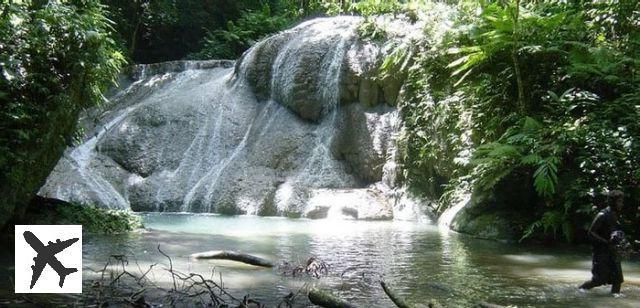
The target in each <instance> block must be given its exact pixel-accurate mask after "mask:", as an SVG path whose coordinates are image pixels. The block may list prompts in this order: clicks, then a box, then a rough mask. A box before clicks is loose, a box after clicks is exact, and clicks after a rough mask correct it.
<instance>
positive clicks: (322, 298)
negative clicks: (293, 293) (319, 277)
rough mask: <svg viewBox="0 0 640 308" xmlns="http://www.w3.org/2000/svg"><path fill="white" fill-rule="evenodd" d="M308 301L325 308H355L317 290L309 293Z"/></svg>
mask: <svg viewBox="0 0 640 308" xmlns="http://www.w3.org/2000/svg"><path fill="white" fill-rule="evenodd" d="M309 300H310V301H311V302H312V303H313V304H314V305H318V306H321V307H325V308H355V306H354V305H351V304H349V303H348V302H346V301H344V300H341V299H339V298H338V297H336V296H333V295H331V294H329V293H328V292H324V291H321V290H318V289H313V290H311V291H309Z"/></svg>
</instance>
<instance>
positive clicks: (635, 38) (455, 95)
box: [404, 1, 640, 241]
mask: <svg viewBox="0 0 640 308" xmlns="http://www.w3.org/2000/svg"><path fill="white" fill-rule="evenodd" d="M458 9H459V10H458V15H457V17H456V19H455V24H454V26H453V27H452V29H451V30H450V31H449V32H448V34H447V35H446V36H445V39H444V40H442V41H440V42H431V43H435V44H437V47H436V48H429V49H425V48H423V49H422V51H421V53H420V54H419V56H418V58H417V61H416V64H415V65H414V67H412V68H411V72H410V79H409V88H410V93H409V94H408V100H407V101H406V105H405V106H404V114H405V119H406V120H407V124H408V126H409V129H408V130H407V132H408V134H407V136H406V139H405V141H406V144H407V153H406V157H405V163H406V164H407V167H408V168H406V169H407V171H408V179H409V180H410V181H412V182H413V184H414V187H418V188H429V189H426V191H427V193H430V194H432V195H436V196H443V200H446V197H447V196H449V194H447V193H451V192H452V191H453V190H454V189H455V187H459V185H461V184H462V183H467V184H469V185H470V186H471V187H472V189H473V190H474V191H475V192H476V193H477V194H481V193H482V192H487V191H493V193H503V192H504V189H501V187H504V183H505V182H507V186H506V187H510V188H511V189H513V188H514V186H527V187H530V189H531V190H535V194H531V195H532V196H533V198H532V199H529V200H522V198H524V197H525V196H527V195H522V196H516V199H515V200H508V201H510V202H511V204H512V205H511V206H513V207H514V211H521V213H522V214H525V213H526V214H527V215H523V216H528V217H535V220H534V221H529V223H530V224H529V225H528V226H523V227H526V228H524V229H523V236H524V237H529V236H532V235H534V234H536V235H538V236H540V235H542V236H547V237H554V238H556V237H561V236H562V235H564V237H565V238H566V240H569V241H571V240H573V238H574V235H576V234H580V231H581V230H582V231H583V230H584V229H585V228H587V227H588V224H589V222H590V219H591V217H592V215H593V214H594V211H595V208H594V207H593V206H594V205H595V206H598V207H602V205H603V202H604V200H603V199H604V198H603V197H602V196H603V194H604V193H606V191H608V190H613V189H620V190H622V191H624V192H625V194H626V197H627V198H626V203H627V205H628V207H627V212H626V213H625V217H624V218H625V219H626V220H627V221H628V222H630V223H628V224H627V227H628V228H629V229H628V230H627V231H628V232H634V233H636V236H637V235H638V233H637V232H638V230H637V229H636V230H633V229H632V228H637V227H635V226H637V225H638V217H637V214H638V213H637V209H636V208H635V207H636V206H637V204H638V201H639V200H640V187H639V183H640V143H639V142H640V140H638V138H640V92H639V91H640V79H639V76H638V75H637V72H638V69H639V68H640V61H639V60H640V53H639V52H640V49H639V47H640V24H639V21H640V16H639V15H638V14H639V12H640V4H638V2H636V1H619V2H618V1H593V2H591V1H570V2H569V3H563V2H560V1H531V2H527V1H501V2H489V1H481V2H479V3H477V4H476V3H474V2H472V1H463V2H461V3H460V4H459V5H458ZM451 183H454V184H451ZM441 184H450V185H448V186H445V187H446V188H445V189H444V190H443V189H441V187H442V186H441ZM518 197H519V198H520V199H518ZM523 204H524V206H523ZM532 214H533V215H532Z"/></svg>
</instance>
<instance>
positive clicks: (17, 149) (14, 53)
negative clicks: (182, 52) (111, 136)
mask: <svg viewBox="0 0 640 308" xmlns="http://www.w3.org/2000/svg"><path fill="white" fill-rule="evenodd" d="M111 36H112V28H111V24H110V22H109V21H108V20H107V19H106V18H105V10H104V7H103V6H102V5H100V4H99V2H98V1H97V0H69V1H49V2H47V1H20V2H17V1H16V2H12V1H9V2H8V3H7V2H6V1H3V4H2V5H1V6H0V70H1V73H2V74H1V76H0V102H1V104H0V226H2V225H4V224H5V223H6V222H7V220H8V219H10V218H11V217H13V216H14V214H15V215H18V216H19V215H20V214H21V213H23V212H24V210H25V208H26V205H27V204H28V203H29V201H30V199H31V198H32V197H33V196H34V195H35V193H36V192H37V190H38V189H39V188H40V186H41V185H42V184H43V183H44V180H45V179H46V177H47V175H48V174H49V173H50V172H51V170H52V169H53V167H54V166H55V164H56V162H57V161H58V159H59V158H60V156H61V155H62V152H63V151H64V149H65V147H66V145H67V144H70V143H71V141H72V139H73V136H74V132H75V129H76V122H77V119H78V115H79V113H80V111H81V110H82V109H83V108H86V107H89V106H94V105H96V104H98V103H100V101H101V100H102V99H103V98H102V92H103V91H104V90H105V87H106V86H108V85H109V84H110V83H111V81H112V80H113V79H114V77H115V76H116V74H117V73H118V71H119V69H120V67H121V66H122V64H123V63H124V58H123V57H122V55H121V54H120V52H119V51H118V50H117V49H116V46H115V42H114V41H113V39H112V38H111ZM14 211H15V212H14Z"/></svg>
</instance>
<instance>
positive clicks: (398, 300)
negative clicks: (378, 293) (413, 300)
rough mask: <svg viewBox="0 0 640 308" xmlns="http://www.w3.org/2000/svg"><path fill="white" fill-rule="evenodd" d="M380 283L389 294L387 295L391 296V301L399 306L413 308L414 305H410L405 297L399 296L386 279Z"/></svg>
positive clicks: (400, 307)
mask: <svg viewBox="0 0 640 308" xmlns="http://www.w3.org/2000/svg"><path fill="white" fill-rule="evenodd" d="M380 285H381V286H382V289H383V290H384V293H386V294H387V296H389V299H391V301H392V302H393V303H394V304H396V306H398V308H413V307H414V306H413V305H410V304H409V303H407V302H406V301H405V300H404V299H402V298H400V297H398V295H397V294H395V293H394V292H393V291H392V290H391V289H389V288H388V287H387V284H386V283H384V281H380Z"/></svg>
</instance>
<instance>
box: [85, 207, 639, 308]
mask: <svg viewBox="0 0 640 308" xmlns="http://www.w3.org/2000/svg"><path fill="white" fill-rule="evenodd" d="M142 217H143V221H144V224H145V226H146V227H147V230H145V231H143V232H141V233H135V234H131V235H127V236H122V235H118V236H96V235H91V236H85V238H84V243H83V250H84V266H85V271H84V275H85V279H86V280H90V279H94V278H95V276H93V275H95V274H92V272H91V271H90V270H89V269H97V268H101V267H102V266H103V265H104V264H105V262H106V259H107V258H108V256H109V255H110V254H125V255H128V256H131V257H135V259H136V260H137V265H135V267H134V265H133V262H132V263H131V267H132V269H131V270H132V271H134V270H138V266H139V267H140V269H142V270H143V271H144V270H145V269H146V268H147V267H148V265H150V264H153V263H160V264H163V265H167V266H168V262H167V259H166V258H165V257H163V256H162V255H161V254H160V253H159V252H158V251H157V249H156V247H157V246H158V244H160V245H161V248H162V250H163V251H164V252H166V253H167V254H168V255H170V256H172V259H173V267H174V268H175V269H178V270H180V271H182V272H185V273H190V272H195V273H200V274H203V275H205V276H209V275H210V273H211V270H212V268H214V267H215V271H216V273H217V274H216V277H219V276H218V275H221V276H222V279H223V281H224V285H225V286H226V287H227V288H229V290H230V291H231V293H233V294H234V295H238V296H239V297H242V295H244V294H247V293H249V294H251V296H253V297H254V298H256V299H258V300H260V301H261V302H262V303H266V304H267V306H275V305H276V304H277V303H278V302H279V301H280V298H281V297H283V296H285V295H287V294H289V292H291V291H293V292H294V293H295V292H296V291H297V290H299V289H300V288H301V287H303V286H305V285H306V286H307V287H308V286H316V287H320V288H324V289H328V290H331V291H332V292H333V293H334V294H336V295H338V296H340V297H341V298H343V299H346V300H348V301H350V302H352V303H354V304H356V305H358V306H362V307H392V306H393V303H392V302H391V301H390V300H389V299H388V298H387V297H386V295H385V294H384V293H383V290H382V289H381V287H380V285H379V281H380V280H381V279H382V280H384V281H386V282H387V283H388V284H389V285H390V286H391V287H392V288H393V289H395V290H396V291H397V293H398V294H400V295H401V296H403V297H405V299H406V300H407V301H409V302H413V303H426V302H428V301H429V300H430V299H432V298H434V299H437V300H438V301H439V302H440V303H442V304H445V305H446V306H447V307H465V306H470V305H471V304H472V303H475V302H478V301H488V302H492V303H496V304H503V305H516V306H519V307H528V306H536V307H640V264H638V263H637V262H623V270H624V274H625V280H626V281H625V284H624V285H623V291H622V293H623V296H622V297H621V298H614V297H612V296H611V295H610V294H609V292H608V291H609V288H608V287H601V288H597V289H594V290H591V291H589V292H584V293H583V292H579V291H578V290H577V286H578V285H579V284H580V283H582V282H583V281H584V280H586V279H588V278H589V277H590V272H589V270H590V254H589V251H588V249H586V248H575V247H569V248H566V249H563V248H562V247H554V248H545V247H539V246H538V247H529V246H526V247H525V246H521V245H513V244H503V243H497V242H492V241H484V240H478V239H473V238H469V237H467V236H464V235H460V234H455V233H451V232H446V231H442V230H439V229H438V228H437V227H436V226H434V225H431V224H428V223H417V222H406V221H403V222H401V221H387V222H363V221H349V220H306V219H287V218H263V217H255V216H235V217H225V216H216V215H196V214H159V213H149V214H142ZM207 250H235V251H240V252H246V253H250V254H254V255H257V256H261V257H264V258H267V259H270V260H273V261H274V262H276V263H278V262H280V261H290V262H294V263H298V264H302V263H304V262H305V261H306V260H307V259H308V258H309V257H311V256H316V257H319V258H320V259H322V260H324V261H325V262H327V263H328V264H329V265H330V274H329V276H328V277H324V278H321V279H313V278H309V277H296V278H292V277H285V276H283V275H281V274H280V272H279V271H278V269H277V268H274V269H262V268H257V267H252V266H247V265H241V264H237V263H235V262H229V261H196V260H190V258H189V255H190V254H192V253H195V252H201V251H207ZM156 268H161V267H160V266H159V267H156ZM149 277H150V278H152V279H153V280H155V281H157V282H158V283H169V281H170V275H169V274H167V273H166V271H164V270H161V269H158V270H154V271H153V272H152V273H150V276H149ZM307 305H311V304H310V303H309V302H308V300H307V299H306V298H304V297H303V296H300V297H299V299H298V300H297V301H296V306H307Z"/></svg>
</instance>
